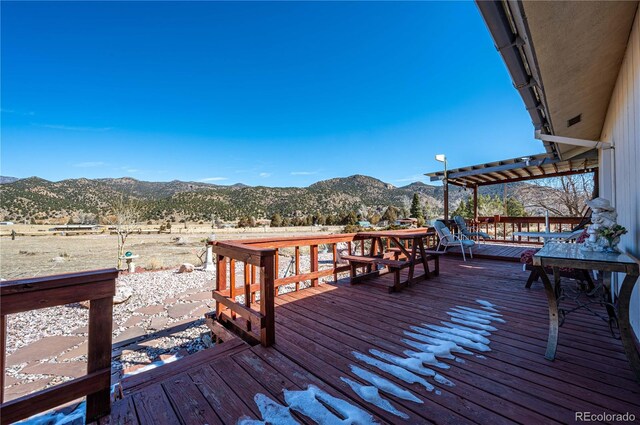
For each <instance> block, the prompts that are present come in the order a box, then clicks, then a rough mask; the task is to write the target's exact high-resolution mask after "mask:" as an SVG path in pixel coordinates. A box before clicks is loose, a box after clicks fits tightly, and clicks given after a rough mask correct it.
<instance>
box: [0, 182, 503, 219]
mask: <svg viewBox="0 0 640 425" xmlns="http://www.w3.org/2000/svg"><path fill="white" fill-rule="evenodd" d="M0 183H1V184H0V199H1V200H2V201H1V204H0V218H1V219H2V220H11V221H17V222H23V221H29V222H51V223H53V222H59V221H60V220H64V219H65V218H72V219H74V217H77V216H78V215H79V214H87V213H89V214H94V215H96V216H103V215H107V214H109V213H110V212H111V208H112V206H113V204H114V202H115V201H117V200H118V199H120V198H125V199H132V200H135V201H136V202H138V203H139V204H140V206H141V208H142V210H143V217H142V218H143V219H144V220H152V221H162V220H168V219H171V220H172V221H176V220H182V219H184V220H187V221H202V220H204V221H209V220H211V219H212V217H215V218H217V219H219V220H224V221H231V220H236V219H238V218H240V217H244V216H253V217H256V218H268V217H271V216H272V215H273V214H275V213H279V214H281V215H282V216H283V217H300V216H306V215H310V214H323V215H331V214H345V213H348V212H349V211H356V212H361V213H363V214H370V213H372V212H382V211H384V209H385V208H386V207H388V206H389V205H393V206H395V207H397V208H400V209H403V208H404V209H408V208H409V206H410V205H411V200H412V198H413V195H414V194H415V193H417V194H418V195H419V197H420V200H421V202H422V203H423V206H424V208H425V210H426V211H428V212H429V213H430V215H432V216H436V215H441V214H442V210H443V188H442V186H431V185H427V184H424V183H421V182H415V183H411V184H409V185H407V186H402V187H395V186H393V185H391V184H389V183H385V182H383V181H381V180H378V179H376V178H373V177H369V176H363V175H354V176H350V177H343V178H334V179H329V180H323V181H319V182H317V183H314V184H312V185H310V186H308V187H302V188H300V187H267V186H247V185H243V184H236V185H232V186H222V185H215V184H209V183H202V182H184V181H179V180H173V181H170V182H147V181H140V180H136V179H133V178H129V177H123V178H102V179H86V178H79V179H68V180H61V181H58V182H52V181H48V180H45V179H42V178H39V177H29V178H24V179H17V178H13V177H0ZM479 193H481V194H498V195H501V194H502V186H501V185H496V186H487V187H483V188H481V189H480V191H479ZM469 195H470V192H465V191H464V190H463V189H460V188H457V187H450V190H449V197H450V208H451V209H453V208H455V205H457V204H458V203H459V202H460V200H461V199H464V198H466V197H468V196H469ZM74 221H76V222H77V220H74Z"/></svg>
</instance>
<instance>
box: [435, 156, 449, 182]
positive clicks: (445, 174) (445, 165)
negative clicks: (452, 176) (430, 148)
mask: <svg viewBox="0 0 640 425" xmlns="http://www.w3.org/2000/svg"><path fill="white" fill-rule="evenodd" d="M436 161H438V162H444V178H443V180H446V179H447V157H446V155H445V154H443V153H439V154H437V155H436Z"/></svg>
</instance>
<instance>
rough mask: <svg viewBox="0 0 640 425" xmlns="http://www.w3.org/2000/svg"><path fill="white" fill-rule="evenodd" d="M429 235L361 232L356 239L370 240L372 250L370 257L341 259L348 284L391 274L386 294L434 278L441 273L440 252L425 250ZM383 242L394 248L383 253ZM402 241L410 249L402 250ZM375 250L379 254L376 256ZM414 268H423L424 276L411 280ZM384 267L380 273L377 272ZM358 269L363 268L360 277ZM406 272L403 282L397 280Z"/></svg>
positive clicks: (349, 256)
mask: <svg viewBox="0 0 640 425" xmlns="http://www.w3.org/2000/svg"><path fill="white" fill-rule="evenodd" d="M432 235H433V233H432V232H426V231H424V230H420V229H419V230H417V231H406V230H404V231H397V230H395V231H393V230H392V231H380V232H360V233H358V235H357V237H356V239H360V240H365V239H371V249H370V253H369V255H351V254H349V255H342V256H341V257H342V259H344V260H347V261H348V262H349V265H350V276H351V282H352V283H357V282H359V281H361V280H363V279H365V278H369V277H374V276H380V275H383V274H386V273H393V275H394V283H393V286H390V287H389V292H395V291H399V290H401V289H402V288H403V287H404V286H407V285H409V284H410V283H413V282H416V281H417V280H419V279H428V278H430V277H431V276H437V275H438V274H439V272H440V261H439V256H440V255H441V254H442V253H441V252H437V251H431V250H426V249H425V248H424V242H423V239H424V238H425V237H427V236H432ZM382 238H388V239H389V240H390V241H392V242H393V243H394V244H395V245H396V247H392V248H389V249H387V251H386V252H383V244H382ZM402 241H411V248H410V249H408V248H406V247H405V246H404V244H403V243H402ZM378 247H379V248H380V252H378ZM429 260H433V261H434V265H435V270H434V272H430V270H429V265H428V261H429ZM416 264H422V265H423V267H424V274H422V275H420V276H418V277H414V269H415V265H416ZM379 266H383V268H382V269H378V267H379ZM359 268H365V269H366V271H365V273H363V274H358V269H359ZM404 268H408V269H409V276H408V279H407V280H406V281H405V282H402V281H401V280H400V270H402V269H404Z"/></svg>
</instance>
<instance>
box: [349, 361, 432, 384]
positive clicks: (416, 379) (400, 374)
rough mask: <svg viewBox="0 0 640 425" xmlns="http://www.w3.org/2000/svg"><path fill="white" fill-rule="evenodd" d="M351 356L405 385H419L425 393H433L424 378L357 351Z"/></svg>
mask: <svg viewBox="0 0 640 425" xmlns="http://www.w3.org/2000/svg"><path fill="white" fill-rule="evenodd" d="M351 354H353V356H354V357H355V358H356V359H358V360H361V361H363V362H365V363H366V364H368V365H371V366H374V367H376V368H378V369H380V370H381V371H383V372H387V373H388V374H389V375H393V376H395V377H396V378H398V379H400V380H401V381H404V382H406V383H407V384H420V385H422V386H423V387H424V388H425V389H426V390H427V391H433V388H434V387H433V385H431V384H430V383H429V382H427V381H426V380H425V379H424V378H422V377H420V376H418V375H416V374H415V373H413V372H409V371H408V370H407V369H404V368H401V367H400V366H396V365H392V364H389V363H385V362H383V361H380V360H378V359H375V358H373V357H370V356H367V355H366V354H362V353H358V352H357V351H353V352H352V353H351Z"/></svg>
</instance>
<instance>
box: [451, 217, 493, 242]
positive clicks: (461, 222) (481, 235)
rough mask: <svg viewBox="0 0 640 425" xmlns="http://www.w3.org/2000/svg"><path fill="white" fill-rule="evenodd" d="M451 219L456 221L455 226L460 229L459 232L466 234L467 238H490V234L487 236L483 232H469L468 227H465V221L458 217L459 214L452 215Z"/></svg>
mask: <svg viewBox="0 0 640 425" xmlns="http://www.w3.org/2000/svg"><path fill="white" fill-rule="evenodd" d="M453 221H455V222H456V226H458V230H459V231H460V233H461V234H462V235H463V236H466V237H467V239H471V238H474V237H475V238H482V240H485V239H491V236H489V235H488V234H487V233H485V232H471V231H469V229H468V228H467V222H466V221H465V220H464V218H462V217H460V216H459V215H456V216H454V217H453Z"/></svg>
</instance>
